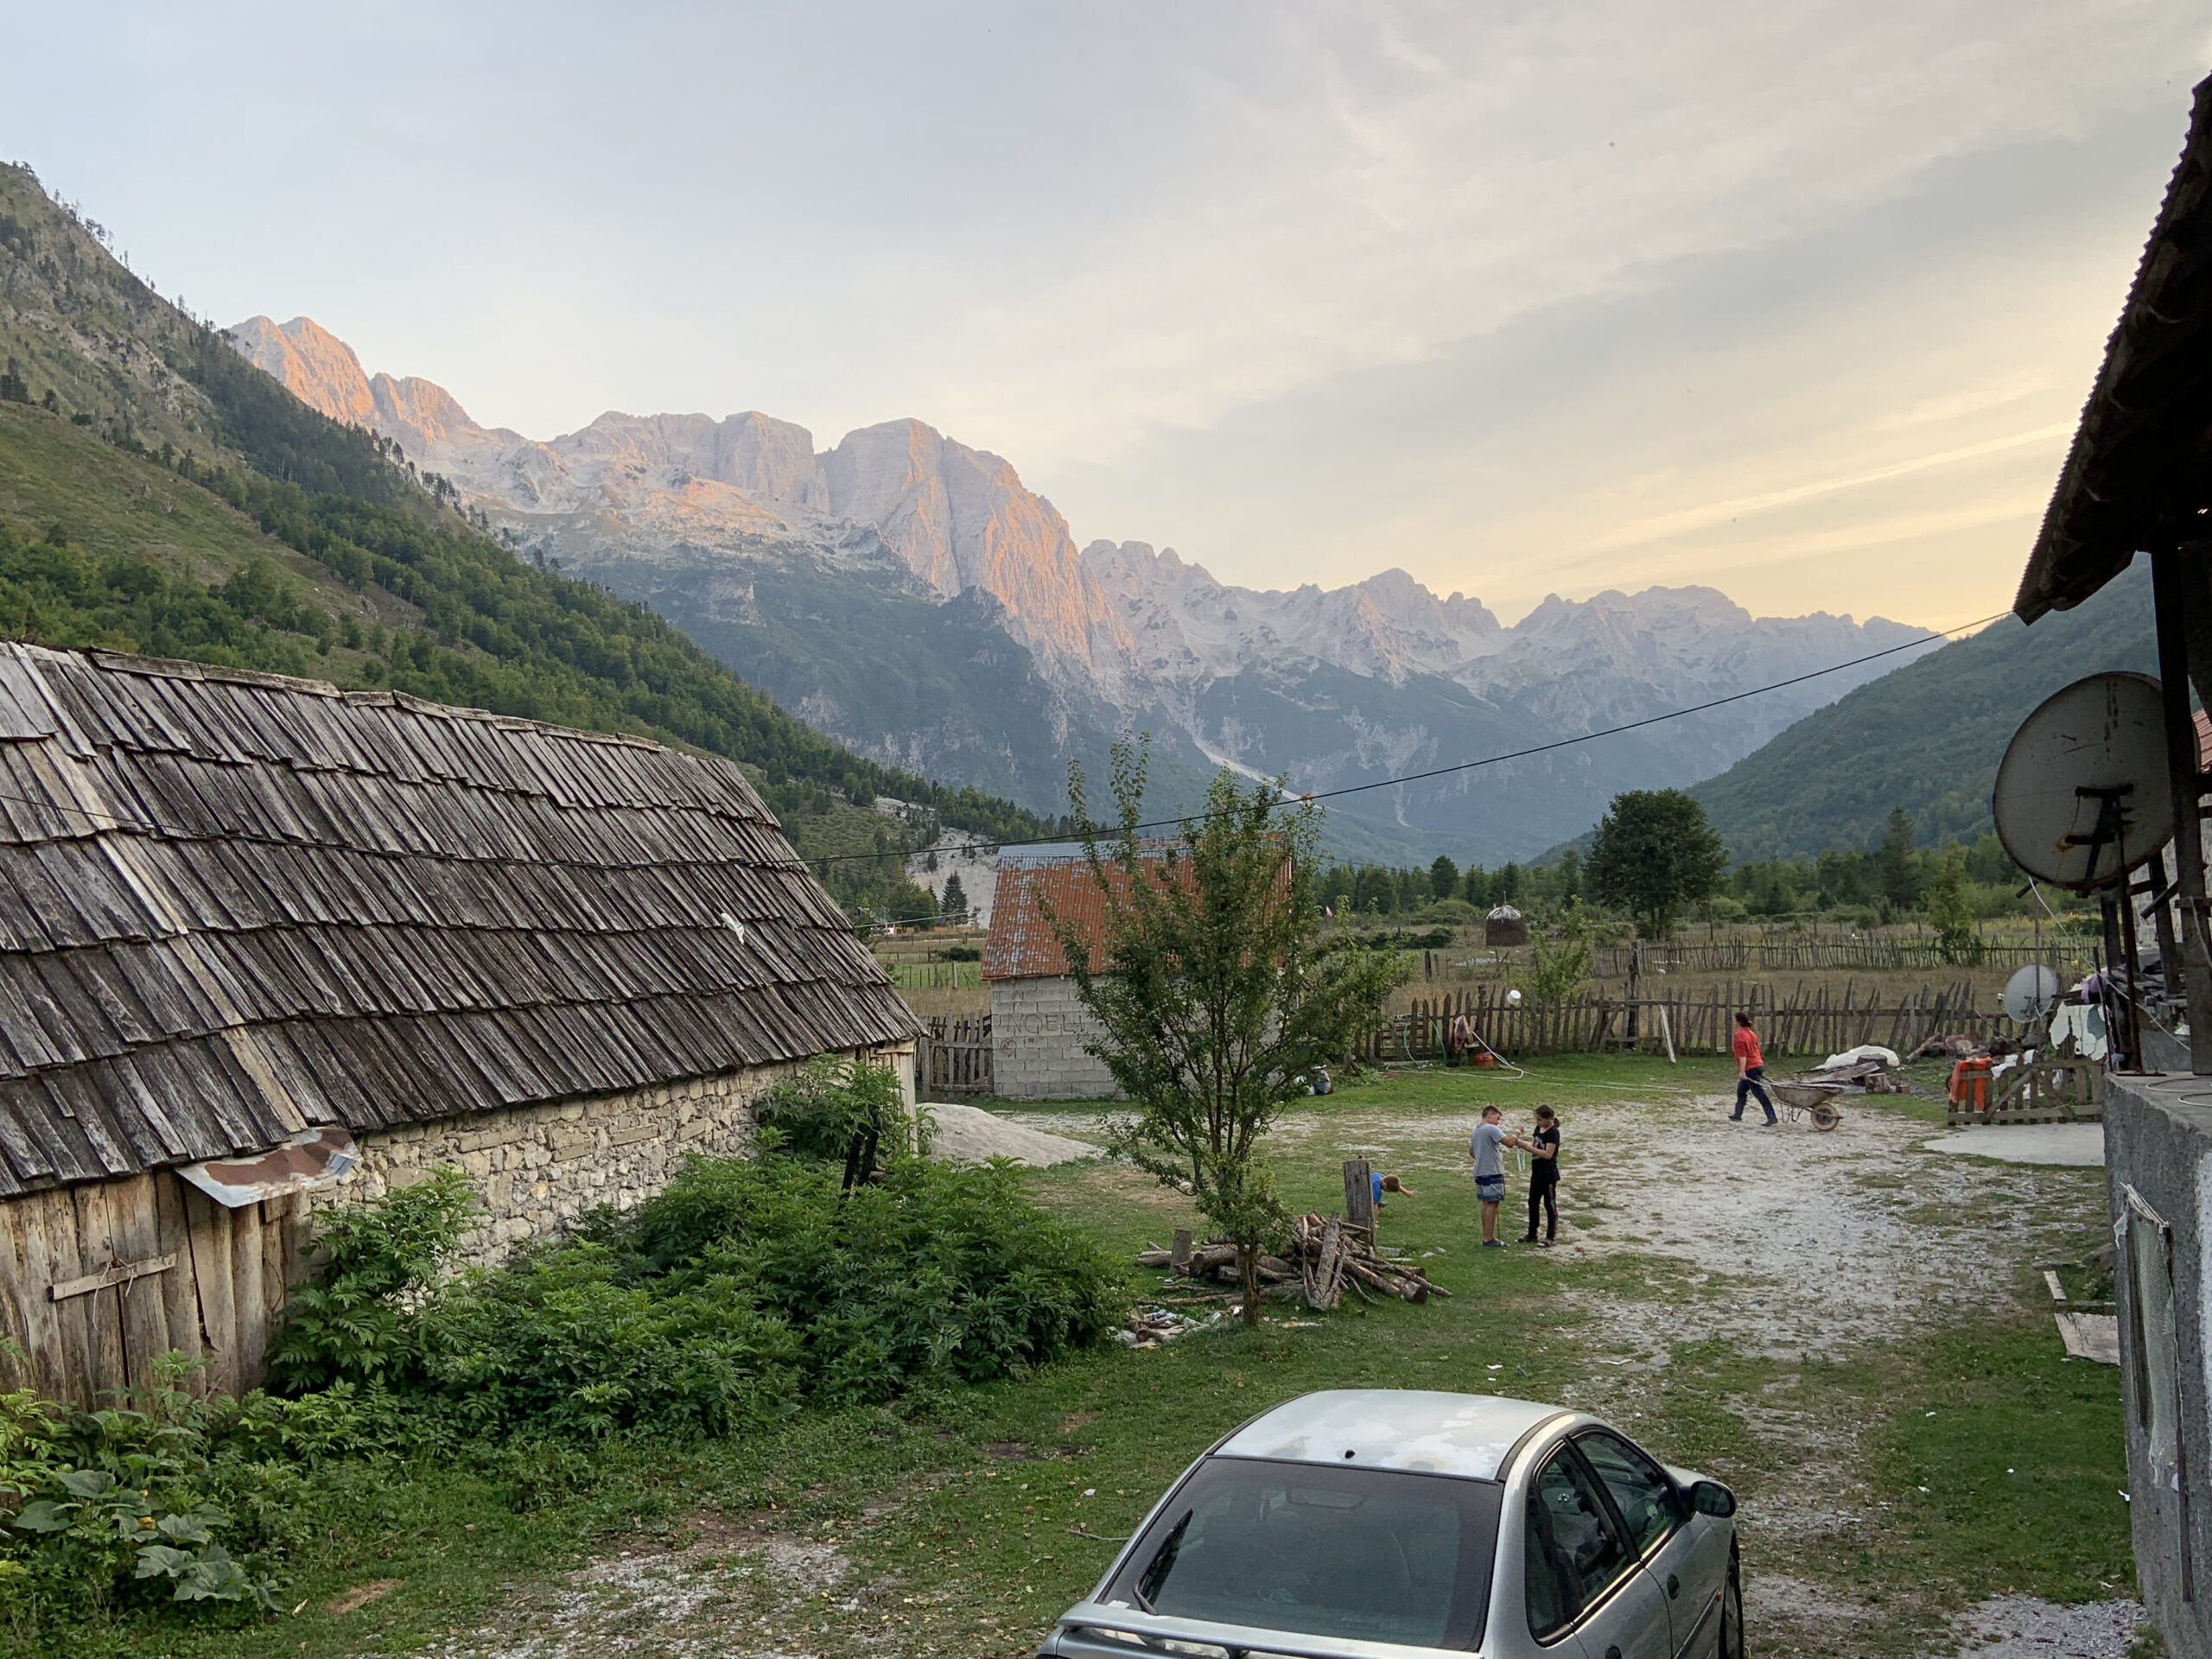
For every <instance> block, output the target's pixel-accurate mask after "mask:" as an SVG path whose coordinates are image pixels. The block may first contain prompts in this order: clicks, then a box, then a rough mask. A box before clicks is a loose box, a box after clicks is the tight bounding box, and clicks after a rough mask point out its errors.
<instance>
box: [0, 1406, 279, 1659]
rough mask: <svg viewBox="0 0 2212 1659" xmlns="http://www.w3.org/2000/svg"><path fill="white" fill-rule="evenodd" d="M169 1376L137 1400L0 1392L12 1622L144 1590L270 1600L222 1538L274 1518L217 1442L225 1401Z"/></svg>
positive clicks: (240, 1541) (35, 1621) (249, 1543)
mask: <svg viewBox="0 0 2212 1659" xmlns="http://www.w3.org/2000/svg"><path fill="white" fill-rule="evenodd" d="M174 1380H175V1376H174V1374H173V1375H172V1376H170V1377H168V1378H165V1379H164V1380H163V1382H162V1383H161V1384H160V1385H158V1386H156V1388H155V1389H152V1390H151V1393H150V1398H149V1400H147V1401H146V1402H144V1405H145V1408H144V1409H141V1410H127V1409H124V1408H107V1409H104V1410H100V1411H82V1410H78V1409H75V1408H71V1407H67V1406H60V1405H55V1404H54V1403H52V1402H48V1401H43V1400H41V1399H39V1398H38V1397H37V1396H36V1395H35V1394H33V1393H31V1392H30V1391H29V1390H28V1389H25V1390H22V1391H20V1392H17V1393H14V1394H9V1395H0V1503H4V1506H5V1508H6V1510H8V1511H9V1512H8V1514H7V1522H6V1527H5V1529H4V1531H0V1606H4V1608H5V1609H6V1611H7V1614H8V1617H9V1620H10V1623H11V1624H13V1625H14V1626H15V1627H16V1632H17V1633H18V1634H19V1635H29V1634H31V1633H33V1632H34V1631H36V1630H40V1629H41V1628H42V1627H44V1626H46V1625H48V1624H54V1623H60V1624H67V1623H69V1622H72V1621H74V1620H80V1619H83V1618H111V1617H112V1616H114V1615H115V1614H117V1613H118V1612H121V1611H124V1610H125V1609H127V1608H129V1607H130V1606H132V1605H146V1604H150V1603H153V1602H156V1601H169V1602H201V1601H253V1602H258V1603H259V1604H261V1605H264V1606H269V1605H273V1604H272V1602H271V1599H270V1590H269V1586H268V1582H267V1580H265V1579H264V1577H262V1576H260V1574H259V1573H258V1572H257V1569H256V1567H254V1565H253V1563H252V1560H251V1556H250V1555H247V1556H245V1558H244V1559H241V1558H240V1557H238V1556H234V1555H233V1554H232V1548H238V1549H239V1550H241V1551H249V1550H251V1548H254V1547H255V1546H257V1545H259V1544H266V1543H270V1542H273V1541H275V1540H276V1538H277V1536H278V1535H279V1534H281V1531H282V1525H281V1519H279V1518H278V1517H277V1516H272V1515H271V1514H270V1511H269V1510H268V1509H267V1506H266V1505H265V1504H264V1502H263V1501H262V1499H263V1497H264V1494H262V1493H261V1492H260V1491H259V1489H260V1488H261V1486H262V1485H263V1484H264V1483H262V1482H261V1481H260V1480H259V1479H258V1478H257V1476H256V1474H255V1472H254V1471H252V1470H251V1467H250V1466H249V1465H250V1459H249V1457H247V1456H246V1455H245V1454H244V1453H243V1452H242V1451H241V1448H240V1447H239V1446H237V1445H234V1444H231V1443H229V1442H228V1441H227V1438H226V1433H225V1428H226V1418H227V1417H228V1415H229V1412H228V1402H223V1403H222V1404H219V1405H215V1406H210V1405H207V1404H206V1403H204V1402H200V1401H198V1400H194V1398H192V1396H191V1395H188V1394H186V1393H184V1392H182V1391H181V1390H180V1389H175V1388H174V1387H172V1386H169V1383H172V1382H173V1381H174ZM239 1497H245V1499H246V1502H245V1504H244V1506H243V1507H244V1508H245V1510H246V1511H247V1513H246V1514H245V1516H238V1515H237V1514H235V1513H234V1511H235V1510H238V1508H239V1507H240V1505H239V1504H238V1503H237V1502H236V1501H235V1500H236V1499H238V1498H239ZM287 1507H289V1506H286V1505H283V1504H281V1503H280V1504H279V1505H278V1506H277V1509H278V1510H283V1509H284V1508H287ZM272 1519H278V1520H279V1523H278V1525H277V1526H276V1527H274V1528H272V1527H271V1526H270V1525H268V1524H266V1523H267V1522H270V1521H271V1520H272ZM226 1540H227V1541H228V1546H229V1547H226Z"/></svg>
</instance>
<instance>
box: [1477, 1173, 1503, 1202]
mask: <svg viewBox="0 0 2212 1659" xmlns="http://www.w3.org/2000/svg"><path fill="white" fill-rule="evenodd" d="M1475 1196H1476V1197H1477V1198H1480V1199H1481V1200H1482V1201H1483V1202H1484V1204H1503V1203H1504V1202H1505V1177H1504V1176H1503V1175H1484V1176H1478V1177H1477V1178H1476V1180H1475Z"/></svg>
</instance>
